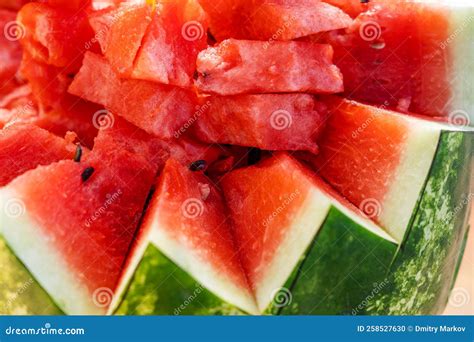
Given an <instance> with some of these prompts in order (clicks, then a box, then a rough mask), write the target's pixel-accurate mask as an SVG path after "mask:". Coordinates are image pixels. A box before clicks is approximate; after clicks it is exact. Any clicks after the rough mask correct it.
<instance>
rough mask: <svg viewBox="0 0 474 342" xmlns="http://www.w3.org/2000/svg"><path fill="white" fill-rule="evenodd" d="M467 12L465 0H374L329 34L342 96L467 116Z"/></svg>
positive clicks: (471, 28)
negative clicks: (341, 29)
mask: <svg viewBox="0 0 474 342" xmlns="http://www.w3.org/2000/svg"><path fill="white" fill-rule="evenodd" d="M473 14H474V7H473V6H472V5H470V4H467V3H466V2H464V3H463V5H460V3H459V2H458V3H454V4H452V2H451V1H449V2H447V1H445V2H429V1H416V2H411V1H402V2H396V3H394V2H391V1H376V2H375V3H374V4H373V5H370V10H369V11H367V12H363V13H362V14H360V15H359V16H358V17H357V19H356V20H355V21H354V23H353V24H352V25H351V26H350V27H349V28H348V29H347V31H345V32H342V33H338V32H334V33H332V34H330V35H329V38H328V39H327V41H328V42H329V43H331V45H332V46H333V47H334V51H335V56H334V61H335V64H336V65H337V66H339V67H340V69H341V71H342V73H343V75H344V84H345V91H346V94H347V96H349V97H350V98H352V99H356V100H359V101H366V102H370V103H374V104H378V105H385V106H389V107H391V108H395V109H397V110H398V111H401V112H408V111H409V112H414V113H417V114H424V115H428V116H442V117H448V118H450V119H451V121H452V122H464V124H466V123H469V121H470V116H471V115H472V113H473V112H474V105H473V102H472V100H471V98H472V96H471V94H472V93H473V86H472V82H471V80H470V78H469V77H468V76H467V75H470V73H472V70H474V69H473V64H472V60H473V56H474V47H473V44H471V41H470V37H471V36H472V32H474V21H473V20H472V16H473Z"/></svg>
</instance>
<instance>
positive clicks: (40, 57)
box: [18, 3, 94, 72]
mask: <svg viewBox="0 0 474 342" xmlns="http://www.w3.org/2000/svg"><path fill="white" fill-rule="evenodd" d="M18 22H19V24H21V25H22V27H23V28H24V36H23V37H22V39H21V43H22V45H23V48H24V49H25V50H26V51H27V52H28V53H29V54H30V55H31V56H32V57H33V58H34V59H36V60H37V61H39V62H42V63H46V64H50V65H53V66H56V67H64V68H66V69H67V70H68V71H72V72H74V71H77V70H78V69H79V67H80V65H81V60H82V57H83V55H84V51H85V50H86V43H87V42H89V41H90V40H91V39H92V38H93V35H94V33H93V30H92V28H91V27H90V25H89V22H88V19H87V14H86V13H85V12H84V11H71V10H67V9H64V8H58V7H54V6H51V5H49V4H41V3H30V4H27V5H25V6H23V7H22V9H21V10H20V11H19V12H18Z"/></svg>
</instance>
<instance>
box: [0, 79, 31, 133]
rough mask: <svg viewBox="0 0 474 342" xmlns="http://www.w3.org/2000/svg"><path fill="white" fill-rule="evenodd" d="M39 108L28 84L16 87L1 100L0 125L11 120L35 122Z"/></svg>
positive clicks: (2, 125)
mask: <svg viewBox="0 0 474 342" xmlns="http://www.w3.org/2000/svg"><path fill="white" fill-rule="evenodd" d="M37 118H38V108H37V105H36V102H35V101H34V97H33V95H32V92H31V87H30V86H29V85H28V84H25V85H22V86H19V87H17V88H14V89H13V90H12V91H11V92H10V93H8V94H6V95H5V96H4V97H3V98H2V99H1V100H0V127H4V126H5V125H6V124H8V123H11V122H33V121H35V120H36V119H37Z"/></svg>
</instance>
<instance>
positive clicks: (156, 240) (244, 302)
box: [147, 211, 259, 315]
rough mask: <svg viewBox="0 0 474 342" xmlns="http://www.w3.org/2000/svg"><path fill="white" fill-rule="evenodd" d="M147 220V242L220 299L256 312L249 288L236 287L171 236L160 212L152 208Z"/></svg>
mask: <svg viewBox="0 0 474 342" xmlns="http://www.w3.org/2000/svg"><path fill="white" fill-rule="evenodd" d="M149 222H152V223H150V224H152V227H151V230H150V234H151V235H150V241H151V242H152V243H153V244H154V245H155V246H156V247H157V248H158V249H159V250H160V251H161V252H162V253H163V254H164V255H166V256H167V257H168V258H169V259H170V260H172V261H173V262H174V263H175V264H176V265H178V266H179V267H181V268H182V269H183V270H184V271H186V272H187V273H188V274H189V275H191V276H192V277H193V278H194V279H196V280H197V281H198V282H199V283H201V285H203V286H204V287H205V288H207V289H208V290H210V291H211V292H213V293H214V294H215V295H217V296H218V297H220V298H221V299H222V300H224V301H226V302H228V303H230V304H233V305H235V306H237V307H239V308H241V309H242V310H244V311H246V312H247V313H249V314H253V315H258V314H259V312H258V310H257V306H256V304H255V300H254V298H253V296H252V294H251V293H250V291H248V290H246V289H244V288H241V287H239V286H237V285H236V284H235V283H234V282H233V281H232V280H231V279H229V278H228V277H226V276H224V275H223V274H221V273H219V272H218V271H217V270H216V269H215V268H214V267H212V266H211V265H210V264H209V263H207V262H205V261H203V260H202V258H201V257H200V256H199V255H198V254H197V253H195V252H193V250H192V249H190V248H188V247H187V246H185V245H183V244H182V243H180V242H178V241H176V240H175V239H173V238H171V237H170V236H169V235H168V234H167V233H166V229H162V228H161V227H164V224H163V223H162V222H161V221H160V217H159V211H155V213H154V214H153V215H152V217H150V218H149ZM147 229H148V228H147Z"/></svg>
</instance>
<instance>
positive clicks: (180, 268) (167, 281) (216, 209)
mask: <svg viewBox="0 0 474 342" xmlns="http://www.w3.org/2000/svg"><path fill="white" fill-rule="evenodd" d="M137 241H138V242H137V245H136V246H135V248H134V249H135V255H134V256H133V257H132V258H133V259H132V262H134V263H135V264H136V268H137V269H136V272H135V275H134V276H133V278H132V282H131V285H130V289H129V290H128V291H127V293H126V295H125V297H124V299H123V301H122V303H121V304H120V307H119V309H118V312H119V313H122V314H168V315H171V314H174V313H175V310H177V309H179V307H180V305H181V304H182V303H184V301H185V300H186V299H187V297H188V296H193V294H194V296H196V295H197V294H199V298H198V299H197V303H191V305H189V306H186V307H184V308H182V309H180V310H179V314H218V313H238V312H239V310H238V308H240V309H241V310H245V311H246V312H249V313H256V312H257V311H256V307H255V303H254V300H253V296H252V294H251V292H250V288H249V286H248V283H247V278H246V276H245V273H244V272H243V269H242V265H241V264H240V259H239V253H238V251H237V249H236V248H235V245H234V241H233V238H232V233H231V229H230V226H229V223H228V217H227V215H226V208H225V204H224V201H223V197H222V194H221V193H220V191H219V190H218V189H217V187H215V185H214V184H213V183H212V181H210V180H209V179H208V178H207V177H206V176H204V175H203V174H202V173H201V172H192V171H190V170H189V168H187V167H186V166H183V165H181V164H180V163H179V162H177V161H175V160H173V159H170V160H169V161H168V162H167V163H166V166H165V168H164V170H163V173H162V175H161V178H160V182H159V184H158V187H157V189H156V191H155V194H154V196H153V199H152V201H151V204H150V207H149V208H148V213H147V216H146V217H145V220H144V224H143V227H142V229H141V232H140V236H139V238H138V240H137ZM170 272H172V273H170ZM170 274H172V275H173V276H171V277H170ZM170 290H171V291H173V294H172V295H171V293H170V292H169V291H170ZM196 291H197V294H196ZM144 293H147V294H148V295H149V296H147V297H146V298H144V297H143V294H144ZM191 301H192V300H191Z"/></svg>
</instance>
